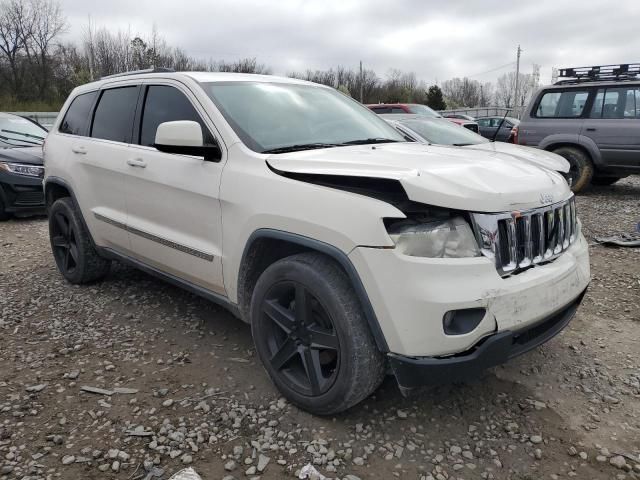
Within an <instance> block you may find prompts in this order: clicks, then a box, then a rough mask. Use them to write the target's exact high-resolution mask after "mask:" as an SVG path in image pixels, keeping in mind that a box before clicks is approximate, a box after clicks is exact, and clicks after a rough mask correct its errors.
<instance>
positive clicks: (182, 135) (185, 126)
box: [153, 120, 221, 162]
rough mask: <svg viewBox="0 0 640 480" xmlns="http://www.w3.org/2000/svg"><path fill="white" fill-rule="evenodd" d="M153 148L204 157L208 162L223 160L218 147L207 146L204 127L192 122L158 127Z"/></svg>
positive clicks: (165, 123)
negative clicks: (204, 138) (203, 134)
mask: <svg viewBox="0 0 640 480" xmlns="http://www.w3.org/2000/svg"><path fill="white" fill-rule="evenodd" d="M153 146H154V147H155V148H157V149H158V150H159V151H161V152H165V153H175V154H178V155H193V156H194V157H203V158H204V159H205V160H206V161H207V162H219V161H220V158H221V154H220V148H219V147H218V146H217V145H205V144H204V140H203V137H202V127H200V124H199V123H198V122H193V121H190V120H179V121H176V122H164V123H161V124H160V125H158V129H157V130H156V141H155V143H154V144H153Z"/></svg>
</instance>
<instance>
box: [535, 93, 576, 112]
mask: <svg viewBox="0 0 640 480" xmlns="http://www.w3.org/2000/svg"><path fill="white" fill-rule="evenodd" d="M588 99H589V91H588V90H565V91H548V92H545V93H543V94H542V97H541V98H540V101H539V102H538V107H537V108H536V114H535V116H536V117H538V118H578V117H580V116H582V112H583V111H584V107H585V105H586V104H587V100H588Z"/></svg>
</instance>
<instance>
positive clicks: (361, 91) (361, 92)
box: [360, 60, 364, 103]
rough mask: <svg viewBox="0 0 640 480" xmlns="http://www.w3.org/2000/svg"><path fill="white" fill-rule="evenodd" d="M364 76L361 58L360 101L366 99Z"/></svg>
mask: <svg viewBox="0 0 640 480" xmlns="http://www.w3.org/2000/svg"><path fill="white" fill-rule="evenodd" d="M363 84H364V76H363V75H362V60H360V103H363V101H364V95H363V92H364V88H363V87H364V85H363Z"/></svg>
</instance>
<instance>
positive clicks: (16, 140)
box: [0, 135, 42, 147]
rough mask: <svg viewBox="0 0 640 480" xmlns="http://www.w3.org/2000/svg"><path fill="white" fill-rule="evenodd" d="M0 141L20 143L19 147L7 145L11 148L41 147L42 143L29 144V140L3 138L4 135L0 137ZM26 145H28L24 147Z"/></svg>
mask: <svg viewBox="0 0 640 480" xmlns="http://www.w3.org/2000/svg"><path fill="white" fill-rule="evenodd" d="M0 140H4V141H5V142H7V143H9V142H20V143H21V145H16V144H15V143H9V145H11V146H12V147H28V146H29V145H36V146H37V145H42V143H38V142H30V141H29V140H23V139H22V138H10V137H5V136H4V135H0ZM25 143H27V144H28V145H25Z"/></svg>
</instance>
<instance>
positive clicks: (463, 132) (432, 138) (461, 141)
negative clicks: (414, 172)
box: [400, 118, 489, 146]
mask: <svg viewBox="0 0 640 480" xmlns="http://www.w3.org/2000/svg"><path fill="white" fill-rule="evenodd" d="M400 123H401V124H402V125H405V126H407V127H409V128H410V129H411V130H413V131H414V132H416V133H417V134H418V135H420V136H421V137H422V138H424V139H425V140H426V141H428V142H429V143H435V144H437V145H456V146H464V145H479V144H481V143H487V142H488V141H489V140H487V139H486V138H484V137H481V136H480V135H478V134H477V133H474V132H472V131H471V130H469V129H467V128H464V127H461V126H459V125H456V124H455V123H452V122H450V121H449V120H444V119H442V120H420V119H417V118H416V119H407V120H401V121H400Z"/></svg>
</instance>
